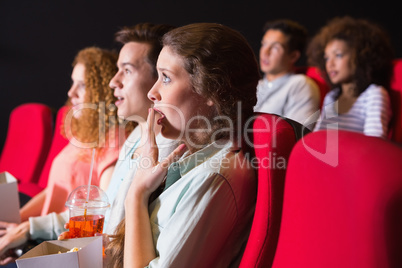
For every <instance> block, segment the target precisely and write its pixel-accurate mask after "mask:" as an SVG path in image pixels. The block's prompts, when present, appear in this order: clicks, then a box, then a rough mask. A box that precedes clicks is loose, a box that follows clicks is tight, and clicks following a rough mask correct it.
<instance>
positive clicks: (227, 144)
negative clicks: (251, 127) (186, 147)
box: [165, 139, 238, 189]
mask: <svg viewBox="0 0 402 268" xmlns="http://www.w3.org/2000/svg"><path fill="white" fill-rule="evenodd" d="M232 150H233V151H236V150H238V148H235V146H233V142H232V141H230V140H226V139H223V140H218V141H215V142H213V143H211V144H209V145H207V146H205V147H204V148H202V149H200V150H199V151H197V152H195V153H193V154H190V152H189V151H187V152H185V153H184V155H183V156H182V157H181V158H180V159H179V160H178V161H177V162H173V163H172V164H171V165H170V166H169V168H168V173H167V178H166V186H165V189H167V188H168V187H169V186H171V185H172V184H173V183H175V182H176V181H177V180H178V179H180V178H181V177H182V176H184V175H185V174H186V173H187V172H189V171H191V170H192V169H193V168H195V167H196V166H198V165H201V164H202V163H204V162H205V161H207V160H208V159H210V158H211V157H213V156H219V155H221V154H225V153H226V152H228V151H232ZM173 174H175V175H173Z"/></svg>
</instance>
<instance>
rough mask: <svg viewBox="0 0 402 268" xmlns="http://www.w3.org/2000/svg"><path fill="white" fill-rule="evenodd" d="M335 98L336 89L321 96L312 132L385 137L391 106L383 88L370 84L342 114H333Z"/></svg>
mask: <svg viewBox="0 0 402 268" xmlns="http://www.w3.org/2000/svg"><path fill="white" fill-rule="evenodd" d="M335 96H336V90H332V91H330V92H329V93H328V94H327V95H326V96H325V99H324V103H323V108H322V110H321V116H320V119H319V121H318V122H317V124H316V126H315V128H314V131H317V130H321V129H341V130H349V131H354V132H360V133H363V134H365V135H367V136H376V137H381V138H387V135H388V125H389V121H390V119H391V103H390V98H389V95H388V92H387V91H386V90H385V88H383V87H381V86H377V85H374V84H371V85H370V86H369V87H368V88H367V89H366V90H365V91H363V92H362V93H361V94H360V95H359V97H358V98H357V100H356V102H355V103H354V104H353V106H352V107H351V108H350V110H349V111H348V112H347V113H344V114H338V113H337V105H338V101H337V100H335Z"/></svg>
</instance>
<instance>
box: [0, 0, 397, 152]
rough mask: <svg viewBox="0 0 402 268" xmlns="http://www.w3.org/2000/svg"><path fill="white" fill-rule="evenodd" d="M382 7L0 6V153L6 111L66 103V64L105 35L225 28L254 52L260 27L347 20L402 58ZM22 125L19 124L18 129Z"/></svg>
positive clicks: (10, 2) (3, 0) (386, 5)
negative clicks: (195, 25)
mask: <svg viewBox="0 0 402 268" xmlns="http://www.w3.org/2000/svg"><path fill="white" fill-rule="evenodd" d="M395 4H396V2H394V3H393V4H391V1H390V0H387V1H384V0H383V1H381V2H374V3H373V4H369V3H368V1H363V0H355V1H350V0H339V1H332V3H326V2H325V1H317V0H307V1H300V0H287V1H286V0H282V1H281V0H279V1H268V0H267V1H252V0H248V1H242V2H240V1H237V2H236V1H225V2H223V1H219V0H214V1H211V0H208V1H202V0H198V1H189V0H187V1H183V0H180V1H163V0H144V1H135V0H131V1H127V0H124V1H118V0H114V1H111V0H96V1H95V0H69V1H67V0H42V1H40V0H36V1H32V0H19V1H14V0H0V149H1V148H2V146H3V144H4V140H5V137H6V133H7V125H8V116H9V114H10V112H11V110H12V109H13V108H14V107H16V106H17V105H19V104H22V103H26V102H41V103H45V104H48V105H50V106H52V107H54V108H56V109H57V108H59V107H60V106H61V105H63V103H64V102H65V100H66V98H67V95H66V94H67V91H68V89H69V86H70V74H71V70H72V67H71V62H72V60H73V58H74V56H75V54H76V53H77V52H78V50H80V49H82V48H84V47H87V46H92V45H96V46H101V47H105V48H117V46H116V45H115V44H114V42H113V34H114V33H115V32H116V31H117V30H119V29H120V27H122V26H126V25H133V24H136V23H138V22H153V23H169V24H173V25H176V26H180V25H183V24H188V23H192V22H218V23H222V24H225V25H228V26H231V27H233V28H235V29H237V30H239V31H240V32H242V33H243V34H244V35H245V37H246V38H247V39H248V40H249V42H250V44H251V46H252V47H253V48H254V50H255V52H256V53H258V49H259V43H260V39H261V35H262V31H261V28H262V26H263V24H264V22H265V21H266V20H270V19H276V18H290V19H294V20H297V21H299V22H300V23H302V24H303V25H305V26H306V27H307V29H308V30H309V32H310V34H311V35H312V34H314V33H315V32H316V31H317V30H318V29H319V28H320V27H321V26H322V25H323V24H325V23H326V22H327V20H328V19H330V18H332V17H334V16H342V15H351V16H355V17H360V18H367V19H370V20H372V21H375V22H377V23H379V24H380V25H382V26H383V27H384V28H386V29H387V30H388V32H389V34H390V35H391V38H392V42H393V44H394V47H395V51H396V57H402V37H401V35H400V33H399V31H400V23H399V22H400V21H401V20H400V15H399V13H400V12H399V11H398V10H399V8H397V7H396V6H395ZM21 124H24V122H21Z"/></svg>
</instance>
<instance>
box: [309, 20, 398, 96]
mask: <svg viewBox="0 0 402 268" xmlns="http://www.w3.org/2000/svg"><path fill="white" fill-rule="evenodd" d="M333 40H342V41H344V42H346V44H347V45H348V46H349V48H350V49H351V51H352V61H353V62H352V64H353V65H354V66H355V67H356V68H355V73H354V75H353V80H354V81H355V84H356V88H355V95H356V96H359V95H360V94H361V93H362V92H363V91H364V90H365V89H366V88H367V87H368V86H369V85H370V84H372V83H374V84H377V85H381V86H383V87H385V88H386V89H389V86H390V81H391V77H392V60H393V58H394V51H393V48H392V45H391V41H390V37H389V35H388V33H387V32H386V31H385V30H384V29H383V28H382V27H380V25H377V24H375V23H373V22H371V21H368V20H366V19H357V18H352V17H350V16H344V17H335V18H333V19H331V20H330V21H329V22H328V23H327V24H326V25H325V26H323V27H322V28H321V29H320V30H319V32H318V33H317V34H316V35H315V36H314V37H313V39H312V40H311V42H310V44H309V45H308V48H307V57H308V58H307V60H308V64H310V65H313V66H317V67H318V68H319V69H321V70H322V71H323V72H324V73H325V74H326V80H327V82H328V83H329V84H330V85H331V86H332V88H338V87H339V85H334V84H332V83H331V81H330V79H329V77H328V74H327V73H326V69H325V60H324V53H325V47H326V46H327V44H328V43H330V42H331V41H333Z"/></svg>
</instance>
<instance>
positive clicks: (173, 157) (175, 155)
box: [159, 144, 186, 170]
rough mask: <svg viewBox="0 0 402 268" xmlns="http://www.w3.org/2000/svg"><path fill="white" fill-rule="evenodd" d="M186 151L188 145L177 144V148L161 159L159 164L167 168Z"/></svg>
mask: <svg viewBox="0 0 402 268" xmlns="http://www.w3.org/2000/svg"><path fill="white" fill-rule="evenodd" d="M185 152H186V145H185V144H180V145H179V146H177V148H176V149H175V150H174V151H173V152H171V153H170V154H169V155H168V156H167V157H166V158H165V159H163V160H162V161H161V163H160V164H159V166H160V167H161V168H162V169H164V170H167V169H168V167H169V166H170V165H171V164H172V163H173V162H175V161H177V160H178V159H179V158H180V157H181V156H182V155H183V154H184V153H185Z"/></svg>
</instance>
